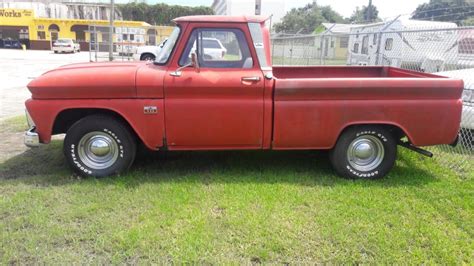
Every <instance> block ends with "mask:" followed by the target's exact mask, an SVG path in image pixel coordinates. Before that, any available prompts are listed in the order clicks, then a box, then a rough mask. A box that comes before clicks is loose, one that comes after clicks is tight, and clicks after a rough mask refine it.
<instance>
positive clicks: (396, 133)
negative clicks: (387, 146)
mask: <svg viewBox="0 0 474 266" xmlns="http://www.w3.org/2000/svg"><path fill="white" fill-rule="evenodd" d="M366 126H377V127H381V128H383V129H386V130H388V132H390V134H391V135H392V136H393V138H394V139H395V141H399V140H400V139H402V138H404V137H407V138H408V135H407V134H406V133H405V131H403V129H401V128H400V127H398V126H396V125H391V124H357V125H350V126H347V127H346V128H344V130H342V131H341V133H340V134H339V136H341V135H342V133H344V132H345V131H346V130H348V129H350V128H358V127H366Z"/></svg>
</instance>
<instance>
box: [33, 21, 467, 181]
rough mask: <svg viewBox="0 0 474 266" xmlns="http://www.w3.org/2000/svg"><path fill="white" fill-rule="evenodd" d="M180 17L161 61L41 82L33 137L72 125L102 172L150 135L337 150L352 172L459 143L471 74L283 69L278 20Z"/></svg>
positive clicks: (86, 69)
mask: <svg viewBox="0 0 474 266" xmlns="http://www.w3.org/2000/svg"><path fill="white" fill-rule="evenodd" d="M174 22H175V23H176V27H175V29H174V30H173V32H172V34H171V35H170V36H169V38H168V40H167V41H166V43H165V44H164V45H163V47H162V49H161V51H160V53H159V54H158V55H157V57H156V59H155V61H153V62H133V63H130V62H123V63H86V64H73V65H67V66H63V67H60V68H58V69H55V70H51V71H49V72H47V73H45V74H43V75H42V76H40V77H38V78H37V79H35V80H33V81H32V82H31V83H30V84H29V85H28V88H29V90H30V91H31V93H32V98H31V99H30V100H28V101H27V102H26V107H27V110H28V116H29V121H30V124H31V129H30V130H29V131H28V132H27V133H26V135H25V143H26V144H27V145H29V146H37V145H39V143H48V142H50V140H51V136H52V135H54V134H60V133H66V137H65V139H64V152H65V155H66V158H67V159H68V161H69V163H70V165H71V167H72V168H73V170H75V171H76V172H78V173H80V174H82V175H86V176H96V177H102V176H108V175H113V174H117V173H120V172H123V171H125V170H127V169H128V168H129V167H130V166H131V165H132V163H133V161H134V158H135V153H136V146H137V145H138V144H140V143H142V144H143V145H144V146H146V147H147V148H149V149H150V150H155V151H159V150H166V151H178V150H252V149H253V150H329V151H330V161H331V163H332V165H333V167H334V169H335V170H336V172H337V173H338V174H340V175H341V176H345V177H349V178H380V177H383V176H385V175H386V174H387V173H388V172H389V171H390V169H391V168H392V166H393V165H394V162H395V159H396V151H397V145H402V146H404V147H406V148H409V149H412V150H415V151H418V152H421V153H424V154H428V155H430V154H429V153H428V152H427V151H424V150H421V149H420V148H418V147H417V146H429V145H438V144H452V143H455V142H456V139H457V135H458V130H459V124H460V117H461V109H462V101H461V93H462V88H463V84H462V81H461V80H456V79H450V78H445V77H440V76H436V75H432V74H426V73H418V72H413V71H408V70H403V69H398V68H392V67H378V66H377V67H374V66H367V67H362V66H359V67H354V66H352V67H348V66H330V67H326V66H315V67H284V66H283V67H273V66H272V63H271V52H270V47H271V45H270V38H269V31H268V28H267V27H266V25H265V24H266V18H262V17H226V16H191V17H181V18H177V19H175V20H174ZM210 40H218V42H219V43H220V44H217V45H216V44H215V43H213V42H211V41H210ZM434 121H436V123H434Z"/></svg>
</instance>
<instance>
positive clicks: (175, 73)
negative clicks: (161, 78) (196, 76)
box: [170, 53, 199, 77]
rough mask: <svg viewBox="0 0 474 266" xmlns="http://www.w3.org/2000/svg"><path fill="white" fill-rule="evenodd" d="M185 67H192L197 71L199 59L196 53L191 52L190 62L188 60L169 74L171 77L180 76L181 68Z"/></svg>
mask: <svg viewBox="0 0 474 266" xmlns="http://www.w3.org/2000/svg"><path fill="white" fill-rule="evenodd" d="M187 67H194V69H195V70H196V72H198V73H199V61H198V59H197V55H196V53H192V54H191V62H189V63H188V64H186V65H184V66H181V67H179V68H178V69H176V70H175V71H173V72H171V73H170V75H171V76H173V77H181V74H183V69H185V68H187Z"/></svg>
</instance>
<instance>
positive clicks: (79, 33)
mask: <svg viewBox="0 0 474 266" xmlns="http://www.w3.org/2000/svg"><path fill="white" fill-rule="evenodd" d="M76 40H77V41H78V42H81V41H85V40H86V33H85V32H83V31H76Z"/></svg>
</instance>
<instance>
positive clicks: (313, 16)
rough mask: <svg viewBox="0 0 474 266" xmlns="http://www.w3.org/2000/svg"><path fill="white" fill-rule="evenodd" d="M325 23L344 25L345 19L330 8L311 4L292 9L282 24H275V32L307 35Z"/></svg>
mask: <svg viewBox="0 0 474 266" xmlns="http://www.w3.org/2000/svg"><path fill="white" fill-rule="evenodd" d="M323 22H331V23H342V22H344V19H343V17H342V16H341V15H340V14H338V13H337V12H336V11H334V10H333V9H332V8H331V7H330V6H318V5H317V4H316V3H311V4H307V5H306V6H304V7H300V8H293V9H291V10H290V11H289V12H288V13H286V15H285V16H284V17H283V19H282V20H281V22H280V23H276V24H275V31H276V32H286V33H302V34H307V33H312V32H313V31H314V30H315V29H316V28H317V27H318V26H319V25H321V23H323Z"/></svg>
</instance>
